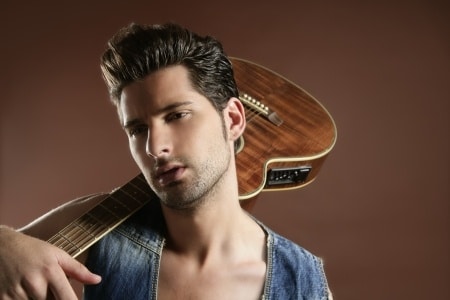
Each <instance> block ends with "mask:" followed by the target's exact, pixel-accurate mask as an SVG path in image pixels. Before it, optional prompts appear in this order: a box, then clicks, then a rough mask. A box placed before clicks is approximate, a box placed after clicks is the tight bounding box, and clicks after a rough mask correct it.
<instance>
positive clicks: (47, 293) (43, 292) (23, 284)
mask: <svg viewBox="0 0 450 300" xmlns="http://www.w3.org/2000/svg"><path fill="white" fill-rule="evenodd" d="M68 278H72V279H75V280H77V281H79V282H81V283H83V284H97V283H99V282H100V280H101V278H100V276H98V275H96V274H94V273H91V272H90V271H89V270H88V269H87V268H86V267H85V266H84V265H83V264H81V263H80V262H78V261H77V260H76V259H74V258H72V257H71V256H70V255H69V254H67V253H66V252H64V251H63V250H61V249H59V248H57V247H55V246H53V245H51V244H49V243H47V242H44V241H42V240H39V239H36V238H33V237H30V236H27V235H25V234H22V233H19V232H17V231H14V230H12V229H9V228H6V227H2V226H0V299H2V300H6V299H47V298H51V297H53V298H54V299H64V300H66V299H69V300H70V299H77V296H76V294H75V292H74V291H73V289H72V286H71V285H70V283H69V279H68Z"/></svg>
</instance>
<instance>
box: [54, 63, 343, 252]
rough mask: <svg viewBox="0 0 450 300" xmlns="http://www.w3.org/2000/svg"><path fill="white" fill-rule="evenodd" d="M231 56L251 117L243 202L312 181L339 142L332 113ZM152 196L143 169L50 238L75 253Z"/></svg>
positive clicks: (241, 146) (242, 171)
mask: <svg viewBox="0 0 450 300" xmlns="http://www.w3.org/2000/svg"><path fill="white" fill-rule="evenodd" d="M231 62H232V64H233V70H234V76H235V79H236V83H237V86H238V89H239V91H240V95H239V98H240V100H241V101H242V103H243V104H244V106H245V110H246V120H247V128H246V130H245V132H244V134H243V136H242V137H241V138H240V140H239V142H238V152H237V156H236V164H237V173H238V181H239V197H240V200H241V203H243V204H244V203H245V202H246V201H250V200H251V199H254V198H255V197H256V196H257V195H258V194H259V193H260V192H261V191H279V190H287V189H294V188H300V187H303V186H305V185H307V184H309V183H311V182H312V181H313V180H314V179H315V178H316V177H317V174H318V172H319V170H320V168H321V166H322V164H323V162H324V161H325V159H326V157H327V156H328V154H329V152H330V151H331V149H332V148H333V146H334V144H335V142H336V126H335V123H334V121H333V119H332V117H331V115H330V114H329V113H328V112H327V110H326V109H325V108H324V107H323V106H322V105H321V104H320V103H319V102H318V101H317V100H316V99H314V98H313V97H312V96H311V95H310V94H308V93H307V92H305V91H304V90H303V89H302V88H300V87H299V86H297V85H295V84H294V83H292V82H290V81H289V80H287V79H285V78H284V77H282V76H280V75H278V74H276V73H274V72H272V71H270V70H268V69H266V68H264V67H262V66H260V65H258V64H255V63H252V62H249V61H246V60H242V59H239V58H231ZM152 199H157V196H156V194H155V193H154V192H153V190H152V189H151V188H150V187H149V186H148V184H147V182H146V180H145V178H144V176H143V175H142V174H139V175H138V176H136V177H135V178H133V179H132V180H131V181H130V182H128V183H127V184H125V185H124V186H122V187H120V188H118V189H116V190H115V191H113V192H112V193H111V194H110V195H109V196H108V197H106V198H105V199H104V200H103V201H102V202H100V203H99V204H98V205H96V206H95V207H94V208H92V209H91V210H89V211H88V212H86V213H85V214H83V215H82V216H81V217H79V218H78V219H76V220H75V221H73V222H72V223H70V224H69V225H68V226H66V227H65V228H63V229H62V230H61V231H59V232H58V233H57V234H55V235H54V236H53V237H51V238H50V239H49V240H48V242H49V243H51V244H53V245H55V246H57V247H59V248H61V249H63V250H65V251H66V252H67V253H69V254H70V255H71V256H72V257H76V256H78V255H79V254H81V253H82V252H83V251H84V250H86V249H87V248H89V247H90V246H91V245H93V244H94V243H95V242H96V241H98V240H99V239H100V238H101V237H103V236H104V235H105V234H107V233H108V232H110V231H111V230H113V229H114V228H115V227H117V226H118V225H119V224H121V223H122V222H123V221H125V220H126V219H127V218H128V217H130V216H131V215H132V214H133V213H135V212H136V211H137V210H139V209H140V208H141V207H142V206H144V205H145V204H146V203H148V202H149V201H151V200H152Z"/></svg>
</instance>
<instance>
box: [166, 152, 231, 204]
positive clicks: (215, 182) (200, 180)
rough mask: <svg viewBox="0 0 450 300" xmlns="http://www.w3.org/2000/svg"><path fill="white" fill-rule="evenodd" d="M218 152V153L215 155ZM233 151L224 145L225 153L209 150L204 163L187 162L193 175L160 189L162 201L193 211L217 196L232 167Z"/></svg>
mask: <svg viewBox="0 0 450 300" xmlns="http://www.w3.org/2000/svg"><path fill="white" fill-rule="evenodd" d="M215 154H216V155H215ZM230 160H231V151H230V150H229V148H228V147H224V151H223V153H219V154H218V155H217V153H216V152H209V153H208V159H206V160H203V162H202V163H197V164H187V165H188V166H189V167H188V169H187V170H189V171H190V173H191V176H190V177H189V178H187V179H185V180H184V181H175V182H173V183H171V184H170V185H169V186H167V187H164V188H162V189H160V190H159V193H158V194H159V197H160V200H161V202H162V203H163V204H164V205H165V206H167V207H169V208H171V209H174V210H179V211H186V212H189V211H193V210H196V209H198V208H200V207H202V206H204V205H206V204H207V203H210V202H211V201H213V199H214V198H215V197H214V195H215V194H216V192H217V190H218V189H220V187H221V186H222V183H223V181H224V178H226V173H227V172H228V170H229V167H230Z"/></svg>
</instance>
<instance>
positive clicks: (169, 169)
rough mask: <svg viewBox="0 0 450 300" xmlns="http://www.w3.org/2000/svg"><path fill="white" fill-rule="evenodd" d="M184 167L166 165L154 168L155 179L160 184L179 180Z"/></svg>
mask: <svg viewBox="0 0 450 300" xmlns="http://www.w3.org/2000/svg"><path fill="white" fill-rule="evenodd" d="M184 170H185V167H184V166H181V165H167V166H163V167H159V168H157V169H156V174H155V177H156V180H157V181H158V183H159V184H160V185H162V186H166V185H169V184H171V183H174V182H175V181H178V180H180V178H181V175H182V174H183V173H184Z"/></svg>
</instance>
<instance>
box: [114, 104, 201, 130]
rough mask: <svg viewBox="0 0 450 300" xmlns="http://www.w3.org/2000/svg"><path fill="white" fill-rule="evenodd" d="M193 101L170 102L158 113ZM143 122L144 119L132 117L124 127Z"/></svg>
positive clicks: (158, 112)
mask: <svg viewBox="0 0 450 300" xmlns="http://www.w3.org/2000/svg"><path fill="white" fill-rule="evenodd" d="M192 103H194V102H193V101H183V102H175V103H171V104H169V105H167V106H165V107H163V108H161V109H159V110H158V111H157V112H156V114H157V115H159V114H163V113H165V112H168V111H172V110H174V109H176V108H180V107H183V106H188V105H191V104H192ZM141 123H142V121H141V120H140V119H139V118H136V119H131V120H129V121H126V122H125V123H124V124H123V125H122V128H124V129H126V128H130V127H133V126H136V125H138V124H141Z"/></svg>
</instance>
